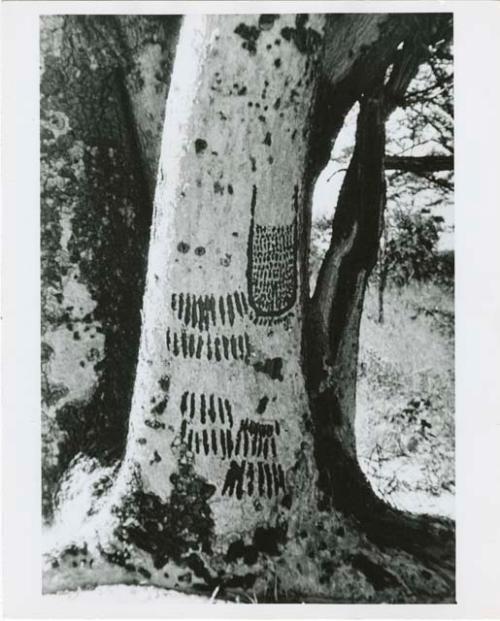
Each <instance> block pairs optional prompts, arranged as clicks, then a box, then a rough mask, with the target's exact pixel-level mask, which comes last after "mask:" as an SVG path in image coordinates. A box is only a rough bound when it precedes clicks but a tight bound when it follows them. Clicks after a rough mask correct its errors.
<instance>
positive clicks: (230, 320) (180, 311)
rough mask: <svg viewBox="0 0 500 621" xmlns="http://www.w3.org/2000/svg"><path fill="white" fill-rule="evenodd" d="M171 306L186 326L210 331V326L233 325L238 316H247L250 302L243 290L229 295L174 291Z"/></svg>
mask: <svg viewBox="0 0 500 621" xmlns="http://www.w3.org/2000/svg"><path fill="white" fill-rule="evenodd" d="M171 308H172V311H173V313H174V316H176V317H177V319H178V320H179V321H181V322H182V323H183V324H184V325H185V326H186V327H188V328H189V327H191V328H198V329H199V330H200V331H204V330H205V331H208V330H209V329H210V327H216V326H225V325H229V326H231V327H232V326H233V325H234V322H235V319H236V317H237V316H239V317H245V316H246V315H247V313H248V303H247V299H246V296H245V294H244V293H243V292H242V291H234V292H233V293H228V294H227V295H219V296H217V297H216V296H214V295H196V294H194V293H184V292H182V293H172V296H171Z"/></svg>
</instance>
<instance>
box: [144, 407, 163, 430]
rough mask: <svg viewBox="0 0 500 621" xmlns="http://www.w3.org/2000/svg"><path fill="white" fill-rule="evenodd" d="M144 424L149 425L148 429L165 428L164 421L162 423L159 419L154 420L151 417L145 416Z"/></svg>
mask: <svg viewBox="0 0 500 621" xmlns="http://www.w3.org/2000/svg"><path fill="white" fill-rule="evenodd" d="M153 411H154V410H153ZM144 424H145V425H146V427H149V428H150V429H165V423H162V422H160V421H159V420H154V419H151V418H146V419H145V420H144Z"/></svg>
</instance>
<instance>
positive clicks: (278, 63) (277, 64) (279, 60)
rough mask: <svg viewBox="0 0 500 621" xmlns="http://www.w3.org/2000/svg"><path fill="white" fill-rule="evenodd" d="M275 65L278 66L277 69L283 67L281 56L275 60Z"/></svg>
mask: <svg viewBox="0 0 500 621" xmlns="http://www.w3.org/2000/svg"><path fill="white" fill-rule="evenodd" d="M274 66H275V67H276V69H279V68H280V67H281V58H277V59H276V60H275V61H274Z"/></svg>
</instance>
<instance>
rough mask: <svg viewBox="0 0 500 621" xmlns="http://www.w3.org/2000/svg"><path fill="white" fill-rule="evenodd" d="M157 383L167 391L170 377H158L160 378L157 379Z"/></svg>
mask: <svg viewBox="0 0 500 621" xmlns="http://www.w3.org/2000/svg"><path fill="white" fill-rule="evenodd" d="M158 384H159V386H160V388H161V389H162V390H164V391H165V392H168V391H169V389H170V378H169V377H168V375H164V376H163V377H160V379H159V380H158Z"/></svg>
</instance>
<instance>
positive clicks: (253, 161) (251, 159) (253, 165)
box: [250, 156, 257, 172]
mask: <svg viewBox="0 0 500 621" xmlns="http://www.w3.org/2000/svg"><path fill="white" fill-rule="evenodd" d="M250 164H251V165H252V172H255V171H256V170H257V166H256V163H255V158H254V157H252V156H250Z"/></svg>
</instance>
